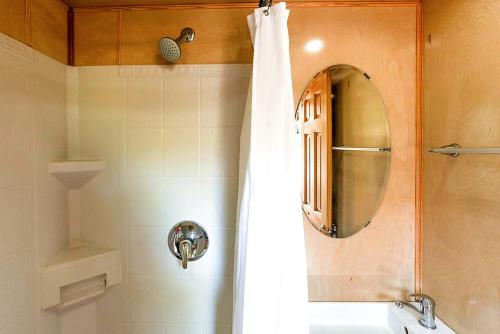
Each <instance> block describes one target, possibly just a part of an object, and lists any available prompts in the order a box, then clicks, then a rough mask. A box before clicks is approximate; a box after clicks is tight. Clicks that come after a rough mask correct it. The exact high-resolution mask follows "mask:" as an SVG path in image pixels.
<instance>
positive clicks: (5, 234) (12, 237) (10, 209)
mask: <svg viewBox="0 0 500 334" xmlns="http://www.w3.org/2000/svg"><path fill="white" fill-rule="evenodd" d="M0 213H1V216H0V220H1V221H2V223H1V224H0V258H3V257H5V256H7V255H8V254H9V253H12V252H14V251H16V250H19V249H21V248H23V247H26V246H28V245H30V244H31V243H32V242H33V234H32V233H33V189H32V188H31V187H30V186H20V187H14V188H3V189H2V188H0Z"/></svg>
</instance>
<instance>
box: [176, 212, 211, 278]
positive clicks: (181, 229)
mask: <svg viewBox="0 0 500 334" xmlns="http://www.w3.org/2000/svg"><path fill="white" fill-rule="evenodd" d="M168 248H169V249H170V252H171V253H172V254H173V255H174V256H175V257H176V258H177V259H179V260H180V261H181V263H182V268H184V269H187V266H188V262H189V261H196V260H198V259H199V258H201V257H202V256H203V255H204V254H205V252H206V251H207V248H208V234H207V232H206V231H205V229H204V228H203V227H201V226H200V225H198V224H196V223H195V222H191V221H183V222H180V223H178V224H176V225H174V226H173V227H172V229H171V230H170V233H169V234H168Z"/></svg>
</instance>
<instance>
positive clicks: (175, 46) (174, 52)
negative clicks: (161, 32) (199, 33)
mask: <svg viewBox="0 0 500 334" xmlns="http://www.w3.org/2000/svg"><path fill="white" fill-rule="evenodd" d="M193 39H194V30H193V29H191V28H184V29H182V31H181V34H180V36H179V37H177V38H176V39H172V38H170V37H163V38H161V39H160V43H159V47H160V55H161V56H162V57H163V58H164V59H165V60H166V61H168V62H169V63H176V62H177V61H178V60H179V58H180V57H181V47H180V44H181V43H190V42H192V41H193Z"/></svg>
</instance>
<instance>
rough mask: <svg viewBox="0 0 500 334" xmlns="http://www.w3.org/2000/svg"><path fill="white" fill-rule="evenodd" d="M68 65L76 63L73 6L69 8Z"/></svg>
mask: <svg viewBox="0 0 500 334" xmlns="http://www.w3.org/2000/svg"><path fill="white" fill-rule="evenodd" d="M68 65H70V66H74V65H75V16H74V13H73V8H69V9H68Z"/></svg>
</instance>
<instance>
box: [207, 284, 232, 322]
mask: <svg viewBox="0 0 500 334" xmlns="http://www.w3.org/2000/svg"><path fill="white" fill-rule="evenodd" d="M201 291H202V293H201V298H202V300H203V301H204V302H207V303H209V304H211V305H215V307H204V308H202V309H201V311H200V318H201V321H202V322H204V323H212V324H213V323H216V324H224V323H226V324H228V323H231V321H232V309H233V278H232V277H224V276H207V277H204V278H203V280H202V282H201Z"/></svg>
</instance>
